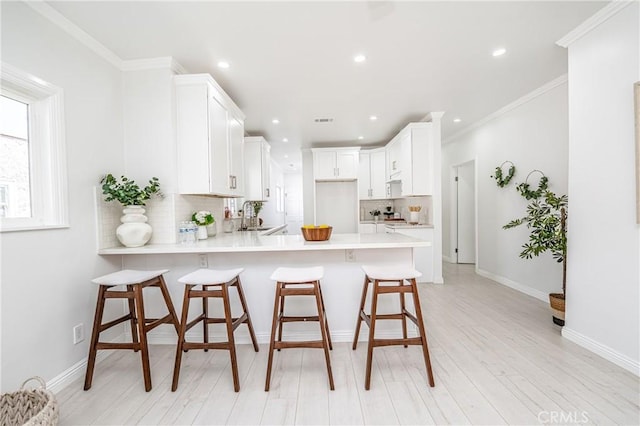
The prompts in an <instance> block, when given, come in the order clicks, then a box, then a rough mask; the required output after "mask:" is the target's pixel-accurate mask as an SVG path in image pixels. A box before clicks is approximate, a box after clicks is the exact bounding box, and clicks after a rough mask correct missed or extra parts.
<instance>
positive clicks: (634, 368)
mask: <svg viewBox="0 0 640 426" xmlns="http://www.w3.org/2000/svg"><path fill="white" fill-rule="evenodd" d="M562 337H564V338H565V339H567V340H570V341H572V342H573V343H575V344H577V345H579V346H582V347H583V348H585V349H588V350H590V351H591V352H593V353H595V354H597V355H600V356H601V357H602V358H604V359H606V360H607V361H611V362H612V363H614V364H615V365H617V366H619V367H622V368H624V369H625V370H627V371H630V372H631V373H633V374H635V375H636V376H640V362H638V361H637V360H634V359H631V358H629V357H628V356H626V355H624V354H621V353H620V352H617V351H615V350H613V349H611V348H610V347H608V346H606V345H603V344H602V343H599V342H596V341H595V340H593V339H591V338H589V337H587V336H585V335H583V334H581V333H578V332H577V331H575V330H572V329H570V328H567V326H566V325H565V326H564V327H563V328H562Z"/></svg>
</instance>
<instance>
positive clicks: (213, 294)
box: [189, 290, 222, 299]
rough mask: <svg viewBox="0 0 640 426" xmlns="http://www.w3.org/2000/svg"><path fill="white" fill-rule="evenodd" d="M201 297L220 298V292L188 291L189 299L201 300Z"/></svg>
mask: <svg viewBox="0 0 640 426" xmlns="http://www.w3.org/2000/svg"><path fill="white" fill-rule="evenodd" d="M203 297H222V290H191V291H189V298H190V299H195V298H203Z"/></svg>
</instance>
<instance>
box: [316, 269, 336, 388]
mask: <svg viewBox="0 0 640 426" xmlns="http://www.w3.org/2000/svg"><path fill="white" fill-rule="evenodd" d="M313 287H314V290H315V293H316V307H317V308H318V321H319V325H320V333H322V349H323V350H324V359H325V361H326V363H327V373H328V374H329V387H330V388H331V390H334V389H335V388H334V385H333V373H332V372H331V358H330V357H329V340H328V339H329V338H328V332H327V327H326V326H325V318H324V309H323V307H322V295H321V294H320V281H316V282H315V283H314V284H313Z"/></svg>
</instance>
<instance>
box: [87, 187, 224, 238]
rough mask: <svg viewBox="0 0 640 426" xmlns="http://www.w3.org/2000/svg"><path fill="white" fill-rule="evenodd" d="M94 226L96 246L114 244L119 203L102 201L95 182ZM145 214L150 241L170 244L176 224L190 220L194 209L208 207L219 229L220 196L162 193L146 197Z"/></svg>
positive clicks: (220, 214)
mask: <svg viewBox="0 0 640 426" xmlns="http://www.w3.org/2000/svg"><path fill="white" fill-rule="evenodd" d="M95 204H96V227H97V239H98V249H103V248H110V247H117V246H119V245H120V242H119V241H118V239H117V238H116V228H117V227H118V226H119V225H120V217H121V216H122V206H121V205H120V204H119V203H117V202H109V203H107V202H105V201H104V199H103V196H102V191H101V188H100V187H99V186H96V187H95ZM145 210H146V213H145V215H146V216H147V218H148V219H149V221H148V223H149V225H151V227H152V228H153V234H152V236H151V240H150V241H149V243H150V244H173V243H175V242H176V239H177V230H178V224H179V223H180V222H182V221H183V220H191V215H192V213H193V212H194V211H198V210H209V211H210V212H211V213H212V214H213V217H214V218H215V220H216V222H215V225H216V229H217V232H219V233H220V232H222V220H223V219H224V199H223V198H217V197H207V196H202V195H181V194H166V195H165V197H164V198H152V199H151V200H149V201H147V205H146V206H145Z"/></svg>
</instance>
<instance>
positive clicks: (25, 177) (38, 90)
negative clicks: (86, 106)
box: [0, 63, 68, 232]
mask: <svg viewBox="0 0 640 426" xmlns="http://www.w3.org/2000/svg"><path fill="white" fill-rule="evenodd" d="M1 75H2V77H1V79H2V86H1V87H2V89H1V93H0V230H1V231H3V232H4V231H19V230H28V229H40V228H51V227H65V226H68V224H67V222H68V219H67V216H68V215H67V191H66V164H65V152H64V131H63V110H62V90H61V89H59V88H57V87H55V86H53V85H51V84H49V83H47V82H45V81H43V80H42V79H40V78H38V77H35V76H32V75H29V74H27V73H25V72H23V71H20V70H18V69H16V68H14V67H12V66H10V65H7V64H4V63H2V74H1Z"/></svg>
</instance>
